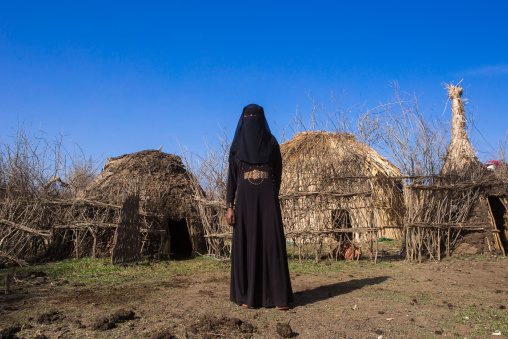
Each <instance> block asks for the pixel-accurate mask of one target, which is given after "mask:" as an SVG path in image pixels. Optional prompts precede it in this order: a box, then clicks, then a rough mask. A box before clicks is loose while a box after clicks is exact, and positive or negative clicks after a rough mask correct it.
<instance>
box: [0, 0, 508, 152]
mask: <svg viewBox="0 0 508 339" xmlns="http://www.w3.org/2000/svg"><path fill="white" fill-rule="evenodd" d="M507 13H508V1H505V0H503V1H482V2H478V1H460V2H459V1H347V2H346V1H178V2H176V1H174V2H173V1H160V2H152V1H139V2H131V1H83V2H79V3H78V2H75V1H62V2H54V1H2V3H1V4H0V137H2V138H3V139H6V138H7V137H8V136H9V135H12V134H13V132H12V131H13V128H16V126H17V125H18V122H23V121H24V122H27V123H30V122H33V123H34V125H35V126H36V127H38V126H39V125H41V126H42V129H43V130H44V131H45V132H46V133H47V134H48V136H49V137H51V138H52V137H54V136H57V135H58V134H59V133H61V132H63V133H65V134H66V135H67V140H68V141H71V142H76V143H78V144H79V145H80V146H81V148H82V149H83V150H84V151H85V152H86V153H87V154H89V155H93V156H96V157H100V156H103V157H108V156H118V155H121V154H124V153H131V152H135V151H139V150H143V149H153V148H155V149H156V148H158V147H159V146H161V145H163V146H164V151H166V152H170V153H180V150H179V148H178V146H177V143H176V141H175V138H178V140H179V141H180V143H182V144H184V145H186V146H187V147H188V148H189V149H190V150H193V151H200V150H202V149H203V148H204V142H203V137H204V136H206V137H208V138H209V139H215V134H216V133H218V132H220V130H219V124H220V125H227V128H228V131H229V135H230V137H231V136H232V133H233V132H234V128H235V126H236V123H237V120H238V117H239V115H240V113H241V110H242V108H243V107H244V106H245V105H246V104H249V103H252V102H254V103H258V104H260V105H262V106H264V107H265V111H266V112H267V113H269V114H270V116H269V122H270V124H271V125H272V126H273V123H274V122H275V123H277V124H278V125H285V124H287V123H288V122H289V120H290V119H291V117H292V116H293V115H294V113H295V112H296V110H297V107H298V109H299V110H300V111H301V112H302V113H304V114H305V113H308V112H309V111H310V107H311V102H310V100H309V99H308V97H307V94H306V93H307V92H309V91H310V92H312V94H313V96H314V97H315V98H316V99H317V100H319V101H322V102H324V103H325V105H326V104H327V102H329V93H330V90H332V89H334V90H336V91H340V90H345V91H346V100H347V101H348V102H350V103H351V104H354V103H358V102H362V103H365V105H366V106H367V107H373V106H376V104H377V103H378V102H379V101H381V102H387V101H389V100H390V99H391V97H392V94H393V93H392V90H391V88H390V86H389V84H390V82H391V81H398V82H399V84H400V87H401V89H402V90H406V91H410V92H416V93H417V94H419V95H421V100H422V106H425V107H427V106H431V105H435V106H434V110H435V111H436V114H438V115H442V112H443V109H444V107H445V103H446V92H445V90H444V89H443V85H442V83H443V82H458V81H460V80H461V79H464V80H463V82H462V83H461V85H462V86H464V87H465V89H466V96H467V97H468V99H469V108H470V109H472V110H473V111H475V112H476V113H477V120H476V126H477V128H478V130H479V131H481V133H482V135H483V136H484V137H485V139H486V141H485V140H483V139H481V138H479V140H478V148H479V151H480V152H481V153H480V154H479V156H480V158H483V159H485V158H488V157H489V156H488V155H485V153H483V152H489V151H490V152H492V149H490V148H489V146H488V144H490V145H492V146H493V147H494V148H495V149H497V148H498V142H499V140H503V139H504V138H505V135H506V132H507V130H508V22H507V19H506V14H507ZM445 114H447V115H448V116H447V117H446V118H447V119H448V118H449V116H451V113H450V110H449V106H448V110H447V111H446V113H445ZM272 129H274V128H272Z"/></svg>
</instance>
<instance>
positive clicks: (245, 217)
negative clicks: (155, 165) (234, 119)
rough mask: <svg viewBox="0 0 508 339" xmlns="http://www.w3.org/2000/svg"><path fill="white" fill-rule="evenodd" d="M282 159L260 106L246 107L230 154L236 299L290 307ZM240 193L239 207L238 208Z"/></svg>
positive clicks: (242, 302)
mask: <svg viewBox="0 0 508 339" xmlns="http://www.w3.org/2000/svg"><path fill="white" fill-rule="evenodd" d="M281 175H282V158H281V154H280V149H279V144H278V143H277V140H276V139H275V138H274V137H273V135H272V134H271V133H270V129H269V127H268V123H267V122H266V118H265V113H264V111H263V108H262V107H261V106H258V105H255V104H251V105H248V106H245V108H244V109H243V112H242V116H241V117H240V121H239V122H238V126H237V128H236V132H235V137H234V139H233V143H232V144H231V149H230V152H229V174H228V186H227V201H226V202H227V205H228V210H227V221H228V223H229V224H230V225H233V226H234V228H233V245H232V251H231V289H230V299H231V301H233V302H235V303H237V304H239V305H243V306H248V307H260V306H263V307H273V306H276V307H278V308H280V309H287V308H288V306H289V303H290V302H292V301H293V292H292V289H291V281H290V280H289V270H288V261H287V254H286V239H285V237H284V229H283V227H282V217H281V211H280V205H279V197H278V196H279V189H280V182H281ZM235 195H236V206H235V205H234V201H235Z"/></svg>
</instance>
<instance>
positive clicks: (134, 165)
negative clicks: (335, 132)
mask: <svg viewBox="0 0 508 339" xmlns="http://www.w3.org/2000/svg"><path fill="white" fill-rule="evenodd" d="M196 184H197V183H196V182H195V179H194V177H193V176H192V175H191V174H189V172H187V170H186V169H185V167H184V165H183V164H182V161H181V159H180V157H178V156H176V155H173V154H167V153H164V152H161V151H157V150H145V151H141V152H137V153H132V154H125V155H122V156H119V157H116V158H111V159H109V160H108V162H107V164H106V165H105V166H104V168H103V170H102V172H101V173H100V174H99V175H98V176H97V177H96V178H95V179H94V180H93V182H92V183H91V184H90V185H89V186H88V187H87V188H86V190H85V192H84V195H85V197H86V198H87V199H90V200H93V201H101V202H104V203H108V204H112V205H121V204H122V200H123V199H124V197H125V191H126V189H127V187H132V186H133V187H135V188H136V190H137V191H138V194H139V196H140V204H139V205H140V210H141V211H145V212H151V213H153V214H156V215H158V216H159V222H158V223H155V224H151V225H146V226H145V227H147V228H149V232H147V235H146V236H145V241H146V240H148V242H150V241H149V240H150V239H149V238H150V231H154V230H155V231H157V230H158V231H160V230H165V231H166V233H167V234H168V235H169V237H168V238H169V239H170V244H162V246H167V245H170V251H171V253H172V254H174V255H176V256H189V255H192V254H194V251H198V252H201V251H203V250H204V249H205V241H204V237H203V235H204V234H203V227H202V224H201V221H200V218H199V214H198V213H197V211H196V208H195V206H194V203H193V200H192V195H193V189H192V185H196ZM152 233H157V232H152ZM159 233H160V232H159ZM151 242H152V246H154V247H159V246H160V245H159V241H157V240H154V239H152V241H151ZM153 243H155V245H153ZM154 250H158V249H156V248H155V249H154Z"/></svg>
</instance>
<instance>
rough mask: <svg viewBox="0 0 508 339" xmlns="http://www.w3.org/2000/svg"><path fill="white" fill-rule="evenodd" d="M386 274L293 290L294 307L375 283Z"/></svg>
mask: <svg viewBox="0 0 508 339" xmlns="http://www.w3.org/2000/svg"><path fill="white" fill-rule="evenodd" d="M388 278H389V277H388V276H381V277H375V278H365V279H353V280H349V281H342V282H339V283H335V284H330V285H325V286H319V287H316V288H312V289H307V290H303V291H298V292H295V302H294V305H295V307H298V306H305V305H308V304H313V303H315V302H318V301H321V300H326V299H329V298H333V297H336V296H338V295H341V294H346V293H349V292H352V291H354V290H359V289H361V288H363V287H364V286H370V285H376V284H380V283H382V282H384V281H386V280H387V279H388Z"/></svg>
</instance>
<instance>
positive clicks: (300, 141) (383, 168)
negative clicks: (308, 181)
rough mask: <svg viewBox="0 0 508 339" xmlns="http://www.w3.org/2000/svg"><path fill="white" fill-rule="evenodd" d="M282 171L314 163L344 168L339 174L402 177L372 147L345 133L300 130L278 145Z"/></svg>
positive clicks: (397, 169)
mask: <svg viewBox="0 0 508 339" xmlns="http://www.w3.org/2000/svg"><path fill="white" fill-rule="evenodd" d="M281 153H282V158H283V161H284V170H289V171H291V168H301V167H302V166H303V167H307V165H310V166H315V165H316V164H315V163H316V162H322V163H326V164H327V165H326V166H325V167H329V166H334V167H336V168H337V167H343V169H344V170H342V171H339V172H341V173H342V174H348V173H344V171H346V172H351V173H349V174H351V175H355V174H356V175H372V176H391V177H393V176H401V175H402V173H401V171H400V169H399V168H398V167H397V166H395V165H394V164H392V163H391V162H390V161H388V159H386V158H385V157H383V156H382V155H380V154H379V153H378V152H376V151H375V150H374V149H373V148H372V147H370V146H368V145H366V144H364V143H361V142H359V141H356V140H355V137H354V136H353V135H351V134H347V133H334V132H323V131H317V132H301V133H298V134H296V135H295V136H294V137H293V138H292V139H291V140H288V141H286V142H284V143H283V144H282V145H281Z"/></svg>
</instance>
